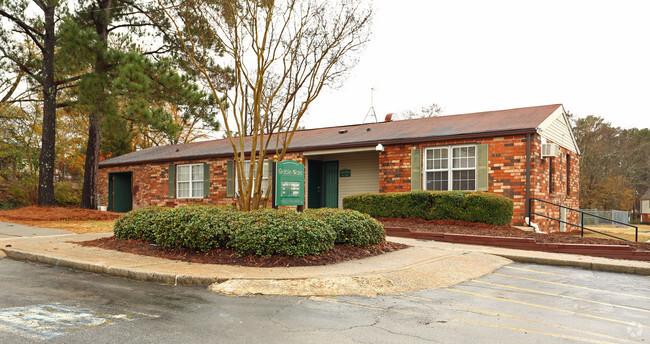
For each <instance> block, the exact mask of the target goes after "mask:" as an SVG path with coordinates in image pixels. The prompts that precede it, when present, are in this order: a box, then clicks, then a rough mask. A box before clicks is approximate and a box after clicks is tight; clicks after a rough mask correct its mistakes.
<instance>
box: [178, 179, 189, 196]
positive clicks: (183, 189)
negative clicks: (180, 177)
mask: <svg viewBox="0 0 650 344" xmlns="http://www.w3.org/2000/svg"><path fill="white" fill-rule="evenodd" d="M178 197H190V183H188V182H178Z"/></svg>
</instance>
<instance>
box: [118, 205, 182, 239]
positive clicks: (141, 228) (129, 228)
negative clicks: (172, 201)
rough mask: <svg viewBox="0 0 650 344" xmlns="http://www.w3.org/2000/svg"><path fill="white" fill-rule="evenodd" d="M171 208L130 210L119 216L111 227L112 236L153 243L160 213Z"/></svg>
mask: <svg viewBox="0 0 650 344" xmlns="http://www.w3.org/2000/svg"><path fill="white" fill-rule="evenodd" d="M169 210H171V208H166V207H157V206H150V207H145V208H140V209H136V210H131V211H129V212H128V213H126V214H124V215H122V216H120V218H118V219H117V221H115V224H114V225H113V235H114V236H115V237H116V238H118V239H136V240H146V241H154V240H155V238H156V235H155V230H156V228H157V227H158V223H159V222H160V218H161V216H162V213H164V212H165V211H169Z"/></svg>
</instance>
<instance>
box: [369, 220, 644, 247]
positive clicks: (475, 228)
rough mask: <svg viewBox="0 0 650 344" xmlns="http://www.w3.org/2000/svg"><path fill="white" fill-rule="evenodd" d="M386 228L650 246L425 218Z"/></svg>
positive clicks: (393, 223) (395, 222) (386, 222)
mask: <svg viewBox="0 0 650 344" xmlns="http://www.w3.org/2000/svg"><path fill="white" fill-rule="evenodd" d="M378 220H379V221H381V222H382V223H383V224H384V226H387V227H405V228H409V229H410V230H411V231H414V232H431V233H455V234H471V235H486V236H503V237H518V238H533V239H535V240H536V241H537V242H539V243H565V244H597V245H598V244H600V245H630V246H632V247H634V248H635V249H637V250H644V251H650V243H645V242H634V241H622V240H618V239H606V238H596V237H589V236H585V237H584V238H582V237H580V231H571V232H564V233H550V234H540V233H534V232H528V231H523V230H521V229H519V228H516V227H511V226H493V225H488V224H484V223H474V222H464V221H456V220H422V219H397V218H381V219H378Z"/></svg>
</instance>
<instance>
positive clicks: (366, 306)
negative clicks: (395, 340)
mask: <svg viewBox="0 0 650 344" xmlns="http://www.w3.org/2000/svg"><path fill="white" fill-rule="evenodd" d="M310 299H311V300H315V301H322V302H330V303H340V304H346V305H351V306H357V307H364V308H371V309H376V310H381V311H388V312H395V313H403V314H409V315H419V316H430V315H431V314H427V313H420V312H413V311H408V310H405V309H395V308H388V307H381V306H375V305H371V304H368V303H361V302H354V301H344V300H337V299H331V298H327V297H321V296H312V297H310Z"/></svg>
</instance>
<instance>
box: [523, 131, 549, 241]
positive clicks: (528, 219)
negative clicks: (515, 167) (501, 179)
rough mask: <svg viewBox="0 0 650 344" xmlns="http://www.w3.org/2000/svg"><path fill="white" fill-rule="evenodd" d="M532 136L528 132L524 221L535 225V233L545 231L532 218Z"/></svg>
mask: <svg viewBox="0 0 650 344" xmlns="http://www.w3.org/2000/svg"><path fill="white" fill-rule="evenodd" d="M530 141H531V137H530V133H528V134H526V205H525V207H526V210H525V211H526V212H525V214H526V216H525V217H524V221H525V222H526V224H527V225H528V226H531V227H533V229H534V230H535V233H544V232H542V231H540V230H539V226H538V225H537V224H536V223H534V222H533V221H531V220H530V213H531V211H530V207H531V204H530V160H531V148H530V146H531V142H530Z"/></svg>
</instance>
